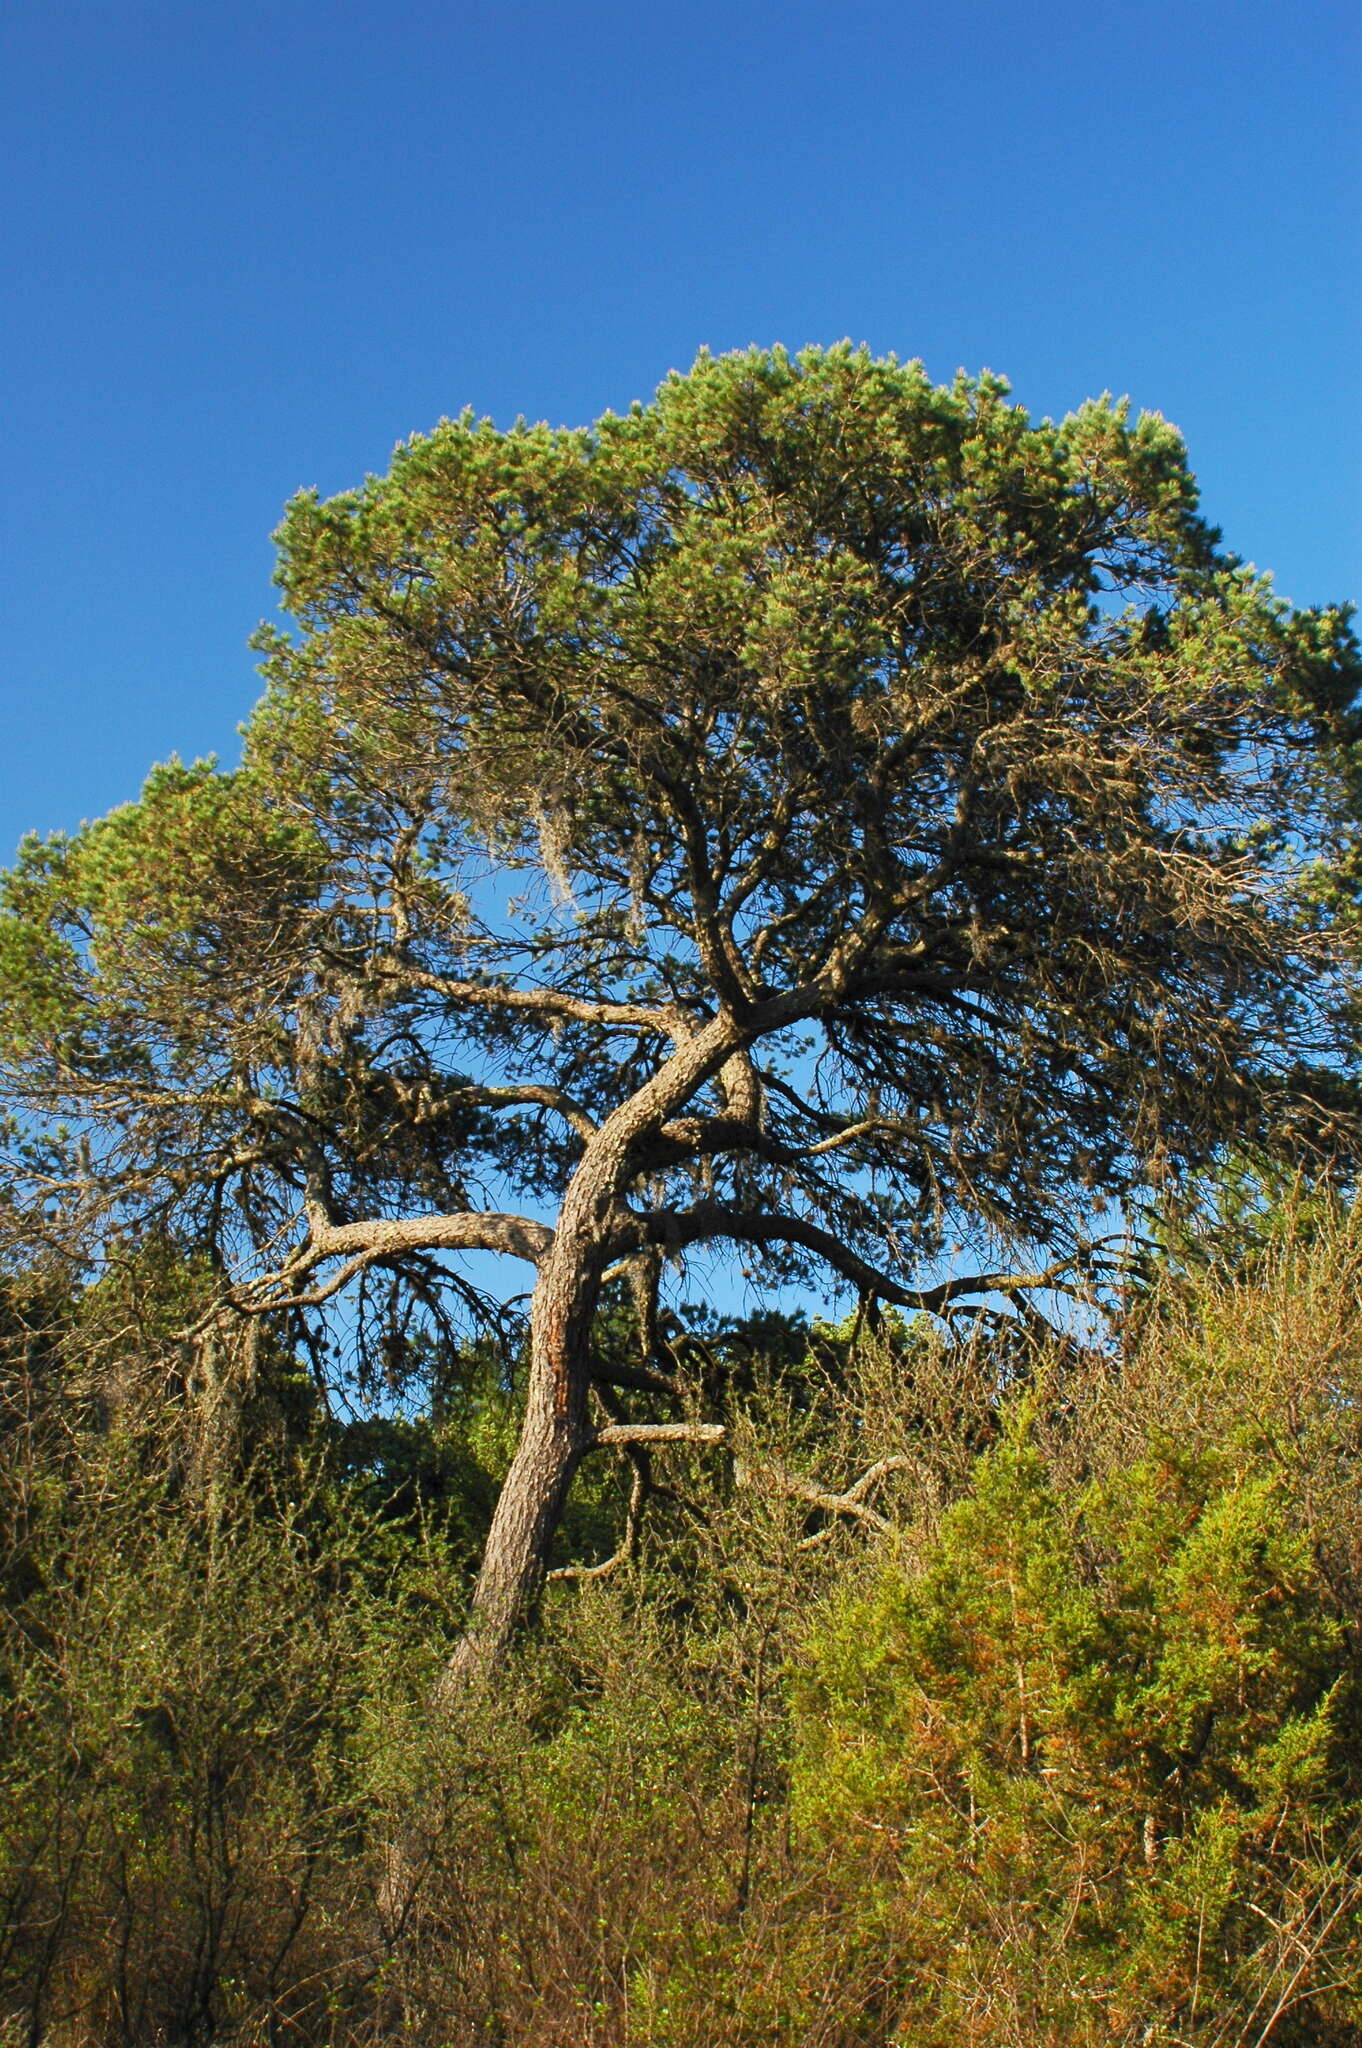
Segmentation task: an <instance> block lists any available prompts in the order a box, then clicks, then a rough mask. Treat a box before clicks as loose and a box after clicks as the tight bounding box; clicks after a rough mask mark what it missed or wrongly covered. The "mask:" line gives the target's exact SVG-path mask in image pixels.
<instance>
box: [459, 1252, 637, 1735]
mask: <svg viewBox="0 0 1362 2048" xmlns="http://www.w3.org/2000/svg"><path fill="white" fill-rule="evenodd" d="M593 1265H594V1262H593ZM599 1285H600V1282H599V1279H598V1277H597V1276H596V1274H595V1272H594V1271H593V1270H592V1267H587V1269H586V1270H585V1271H583V1270H582V1268H581V1267H580V1266H579V1267H578V1268H577V1270H576V1271H574V1270H573V1262H572V1261H571V1259H570V1258H560V1257H559V1256H557V1255H556V1254H555V1255H554V1256H552V1257H551V1259H550V1261H549V1265H548V1268H547V1270H546V1271H545V1272H543V1273H542V1274H541V1277H540V1280H539V1284H538V1286H537V1287H536V1288H535V1291H534V1301H533V1304H532V1307H531V1311H530V1374H529V1387H528V1391H527V1396H526V1406H525V1419H524V1422H523V1423H522V1425H521V1431H520V1441H519V1443H518V1444H517V1445H516V1450H515V1456H514V1457H513V1458H512V1460H511V1467H510V1470H509V1471H508V1473H507V1474H506V1478H505V1480H504V1482H503V1484H502V1488H501V1493H500V1495H499V1496H498V1499H497V1504H496V1509H495V1511H494V1513H493V1516H492V1525H491V1528H490V1529H489V1530H488V1532H487V1544H486V1548H485V1549H484V1551H483V1557H482V1565H481V1568H480V1569H479V1572H478V1578H477V1584H476V1586H475V1587H474V1590H473V1605H472V1613H471V1616H470V1619H469V1624H468V1627H467V1629H466V1630H465V1632H464V1634H463V1637H462V1638H461V1640H460V1642H459V1644H458V1647H457V1648H456V1649H455V1651H454V1654H453V1656H452V1657H451V1658H450V1660H449V1662H448V1664H447V1665H446V1666H445V1669H444V1672H443V1673H442V1675H441V1678H440V1683H439V1686H438V1688H437V1695H436V1697H437V1703H440V1702H443V1701H447V1700H450V1699H452V1698H454V1697H455V1696H457V1695H458V1694H459V1693H460V1692H461V1691H463V1690H464V1689H465V1688H466V1687H468V1686H469V1685H471V1684H475V1683H477V1682H478V1681H479V1680H481V1679H483V1678H484V1677H487V1676H490V1675H491V1674H493V1673H494V1672H495V1671H496V1670H497V1669H498V1667H499V1666H500V1665H501V1664H502V1663H503V1662H504V1660H505V1657H506V1653H507V1651H508V1650H509V1648H510V1645H511V1639H512V1637H513V1635H514V1634H515V1630H516V1626H517V1624H518V1623H519V1622H520V1621H521V1620H522V1619H524V1617H525V1616H526V1615H527V1614H528V1613H530V1611H531V1610H532V1609H533V1606H534V1603H535V1601H536V1599H537V1598H538V1596H539V1593H540V1590H541V1588H542V1586H543V1583H544V1577H545V1574H546V1573H547V1571H548V1564H549V1552H550V1548H551V1546H552V1543H553V1538H554V1533H555V1531H556V1530H557V1527H558V1523H559V1521H560V1519H561V1517H562V1512H563V1505H564V1503H565V1501H566V1499H567V1494H568V1488H569V1487H570V1486H571V1484H572V1475H573V1473H574V1472H575V1471H576V1469H577V1465H578V1462H579V1460H580V1459H581V1456H582V1453H583V1451H584V1450H585V1448H586V1445H587V1441H588V1438H589V1435H590V1431H589V1427H588V1421H587V1412H586V1392H587V1386H588V1384H589V1377H590V1374H589V1353H588V1349H587V1345H588V1337H589V1331H590V1325H591V1316H592V1313H593V1311H594V1308H595V1298H596V1294H597V1293H598V1291H599Z"/></svg>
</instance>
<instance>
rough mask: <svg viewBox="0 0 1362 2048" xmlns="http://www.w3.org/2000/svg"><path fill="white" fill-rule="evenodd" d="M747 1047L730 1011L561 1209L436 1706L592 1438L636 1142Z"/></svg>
mask: <svg viewBox="0 0 1362 2048" xmlns="http://www.w3.org/2000/svg"><path fill="white" fill-rule="evenodd" d="M742 1044H743V1033H742V1031H741V1030H740V1029H739V1028H738V1027H736V1026H735V1025H734V1023H733V1021H732V1019H731V1018H728V1017H723V1016H721V1017H717V1018H714V1019H713V1020H711V1022H710V1023H709V1024H708V1025H707V1026H705V1027H704V1028H703V1029H702V1030H700V1031H698V1032H696V1034H695V1035H694V1037H693V1038H691V1039H689V1040H688V1041H687V1042H686V1043H685V1044H684V1045H683V1046H682V1047H680V1048H679V1049H678V1050H677V1051H676V1052H675V1053H674V1054H673V1056H672V1057H671V1059H669V1060H668V1061H667V1062H666V1064H665V1065H664V1066H663V1067H661V1068H660V1069H659V1070H658V1072H657V1073H656V1074H654V1076H653V1077H652V1080H651V1081H650V1082H648V1083H647V1084H646V1085H645V1086H644V1087H643V1088H641V1089H640V1090H639V1091H638V1093H637V1094H636V1095H635V1096H633V1097H632V1098H631V1099H630V1100H629V1101H628V1102H625V1103H622V1104H621V1105H620V1106H619V1107H618V1108H617V1109H616V1110H615V1111H614V1112H613V1113H612V1114H611V1115H610V1116H609V1117H607V1119H606V1121H605V1122H604V1123H603V1124H602V1126H601V1128H600V1130H599V1131H597V1132H596V1134H595V1135H594V1137H593V1138H592V1139H591V1140H590V1141H589V1143H588V1145H587V1148H586V1151H585V1153H584V1155H583V1157H582V1160H581V1163H580V1165H579V1166H578V1169H577V1172H576V1174H575V1176H574V1177H573V1180H572V1183H571V1185H570V1186H569V1188H568V1191H567V1194H566V1196H565V1197H564V1200H563V1206H562V1208H561V1210H560V1211H559V1216H558V1223H557V1227H556V1229H555V1231H554V1238H553V1247H552V1249H551V1251H550V1252H549V1253H548V1255H547V1257H546V1258H545V1260H544V1262H543V1264H542V1265H541V1267H540V1269H539V1279H538V1283H537V1284H536V1287H535V1290H534V1300H533V1303H532V1305H531V1310H530V1379H529V1390H528V1396H527V1401H526V1409H525V1420H524V1423H523V1425H522V1427H521V1432H520V1441H519V1443H518V1444H517V1446H516V1452H515V1456H514V1458H513V1459H512V1460H511V1469H510V1471H509V1472H508V1473H507V1475H506V1479H505V1482H504V1483H503V1485H502V1489H501V1494H500V1496H499V1498H498V1500H497V1505H496V1509H495V1512H494V1513H493V1516H492V1526H491V1528H490V1529H489V1531H488V1535H487V1546H486V1549H485V1550H484V1552H483V1559H482V1567H481V1569H480V1570H479V1572H478V1580H477V1585H476V1586H475V1588H474V1591H473V1604H472V1612H471V1615H470V1617H469V1625H468V1629H467V1631H466V1633H465V1634H464V1636H463V1638H462V1640H461V1641H460V1643H459V1645H458V1647H457V1649H456V1650H455V1652H454V1654H453V1656H452V1657H451V1658H450V1660H449V1663H448V1664H447V1665H446V1666H445V1669H444V1672H443V1674H442V1676H441V1679H440V1682H439V1686H438V1687H437V1694H436V1697H437V1703H438V1702H449V1701H452V1700H454V1699H455V1698H457V1697H458V1696H459V1694H460V1692H461V1691H462V1690H463V1689H464V1688H465V1687H467V1686H468V1685H470V1684H472V1683H475V1682H476V1681H478V1680H480V1679H482V1678H485V1677H490V1676H492V1675H494V1674H495V1672H496V1670H497V1668H498V1666H499V1665H500V1664H501V1663H502V1662H503V1661H504V1659H505V1656H506V1652H507V1650H508V1648H509V1647H510V1643H511V1639H512V1636H513V1635H514V1633H515V1629H516V1625H517V1623H518V1622H520V1621H521V1620H522V1619H523V1618H524V1617H525V1616H526V1615H527V1614H528V1613H529V1612H530V1610H531V1609H532V1608H533V1606H534V1602H535V1600H536V1598H537V1597H538V1594H539V1592H540V1589H541V1587H542V1585H543V1582H544V1575H545V1573H546V1572H547V1570H548V1562H549V1551H550V1548H551V1545H552V1543H553V1538H554V1533H555V1531H556V1530H557V1527H558V1523H559V1520H560V1518H561V1516H562V1512H563V1506H564V1503H565V1501H566V1499H567V1493H568V1488H569V1487H570V1486H571V1484H572V1475H573V1473H574V1472H575V1471H576V1469H577V1466H578V1464H579V1463H580V1461H581V1458H582V1456H583V1453H584V1452H585V1451H586V1449H587V1447H588V1445H589V1444H590V1442H591V1428H590V1422H589V1419H588V1415H587V1390H588V1388H589V1386H590V1382H591V1362H590V1360H591V1352H590V1343H591V1324H592V1318H593V1317H594V1315H595V1312H596V1306H597V1302H598V1300H599V1298H600V1288H601V1274H602V1272H603V1271H604V1269H605V1266H606V1264H607V1263H608V1258H609V1251H608V1244H609V1234H610V1223H611V1218H612V1215H614V1214H615V1212H616V1205H617V1202H618V1200H619V1196H620V1190H621V1188H622V1187H623V1186H624V1185H625V1184H626V1183H627V1179H628V1165H629V1160H630V1156H631V1154H632V1152H633V1150H634V1147H635V1146H636V1145H637V1144H638V1142H639V1140H640V1138H641V1137H643V1136H644V1135H645V1134H647V1133H648V1132H650V1131H652V1130H655V1129H656V1128H657V1127H658V1125H659V1124H660V1123H661V1122H662V1121H663V1120H664V1119H665V1118H666V1117H667V1116H670V1115H672V1114H674V1113H675V1111H676V1109H677V1108H678V1107H679V1106H680V1105H681V1104H683V1103H684V1102H686V1101H687V1100H688V1099H689V1097H690V1096H691V1095H692V1094H693V1093H694V1091H695V1089H696V1088H697V1087H698V1086H699V1085H700V1084H701V1083H702V1082H703V1081H704V1080H706V1079H707V1078H708V1077H709V1076H710V1075H711V1074H714V1073H717V1072H718V1071H719V1069H720V1068H721V1067H723V1066H724V1064H725V1062H726V1061H729V1060H731V1058H732V1055H733V1053H734V1052H735V1050H737V1049H740V1048H741V1046H742Z"/></svg>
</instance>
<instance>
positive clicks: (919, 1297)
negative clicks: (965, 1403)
mask: <svg viewBox="0 0 1362 2048" xmlns="http://www.w3.org/2000/svg"><path fill="white" fill-rule="evenodd" d="M630 1214H631V1221H632V1224H633V1226H634V1227H635V1228H636V1230H637V1233H638V1236H637V1242H639V1243H651V1244H658V1245H661V1246H663V1247H664V1249H665V1250H667V1251H679V1250H680V1249H681V1248H682V1247H683V1246H685V1245H688V1244H696V1243H699V1242H701V1241H703V1240H704V1239H707V1238H715V1237H727V1238H732V1239H734V1240H735V1241H736V1242H738V1243H744V1244H795V1245H800V1246H802V1247H803V1249H804V1250H805V1251H810V1252H813V1253H814V1254H815V1255H816V1256H817V1257H818V1258H821V1259H822V1260H823V1261H824V1262H825V1263H826V1264H827V1265H829V1266H831V1267H832V1269H833V1271H834V1272H837V1273H840V1274H841V1275H842V1278H843V1279H844V1280H849V1281H850V1282H851V1283H852V1285H853V1286H854V1287H856V1288H857V1289H858V1290H859V1291H860V1292H861V1293H862V1294H870V1295H875V1296H877V1297H878V1298H879V1299H880V1300H881V1301H887V1302H889V1303H891V1304H892V1305H893V1306H894V1307H896V1308H905V1309H912V1310H916V1311H922V1312H924V1313H926V1314H931V1315H934V1314H938V1313H939V1312H940V1311H941V1310H942V1309H944V1308H945V1307H946V1306H947V1305H948V1304H949V1303H950V1302H952V1301H958V1300H960V1299H962V1298H963V1297H965V1296H969V1295H983V1294H1025V1293H1028V1292H1031V1291H1033V1290H1035V1289H1038V1288H1045V1287H1054V1286H1056V1285H1057V1284H1058V1283H1059V1281H1060V1279H1061V1278H1062V1276H1063V1275H1064V1274H1065V1273H1066V1272H1069V1271H1071V1270H1072V1268H1073V1267H1074V1266H1075V1265H1076V1264H1077V1263H1078V1261H1079V1259H1080V1258H1081V1257H1084V1256H1086V1253H1087V1252H1088V1251H1090V1250H1092V1249H1093V1247H1091V1246H1089V1247H1085V1248H1084V1250H1083V1251H1080V1252H1075V1253H1073V1254H1072V1255H1071V1256H1070V1257H1068V1258H1064V1259H1057V1260H1056V1261H1055V1262H1054V1264H1053V1265H1050V1266H1047V1267H1045V1268H1044V1269H1043V1270H1040V1271H1036V1272H1024V1273H969V1274H956V1275H953V1276H952V1277H951V1278H950V1279H948V1280H940V1281H938V1282H937V1283H936V1285H935V1286H932V1287H905V1286H904V1285H903V1283H902V1281H899V1280H895V1279H894V1278H893V1277H892V1276H891V1275H890V1274H888V1273H885V1272H882V1271H881V1270H880V1269H879V1268H878V1267H875V1266H872V1265H871V1264H870V1263H869V1262H868V1260H865V1259H862V1258H861V1257H859V1256H858V1254H857V1253H855V1252H853V1251H852V1250H851V1249H850V1247H849V1246H847V1245H845V1244H843V1243H842V1241H841V1239H840V1238H837V1237H834V1236H833V1234H832V1232H831V1231H830V1230H824V1229H822V1228H821V1227H820V1226H819V1225H818V1224H816V1223H809V1222H807V1221H806V1220H805V1219H804V1218H803V1217H802V1216H778V1215H766V1214H756V1213H752V1212H749V1211H745V1210H738V1209H728V1208H725V1207H724V1205H723V1204H722V1203H720V1202H700V1203H697V1205H696V1206H695V1207H694V1208H693V1209H685V1210H679V1211H678V1210H662V1211H659V1212H658V1213H657V1214H655V1215H650V1216H639V1215H637V1214H636V1213H634V1212H632V1211H631V1212H630Z"/></svg>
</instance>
